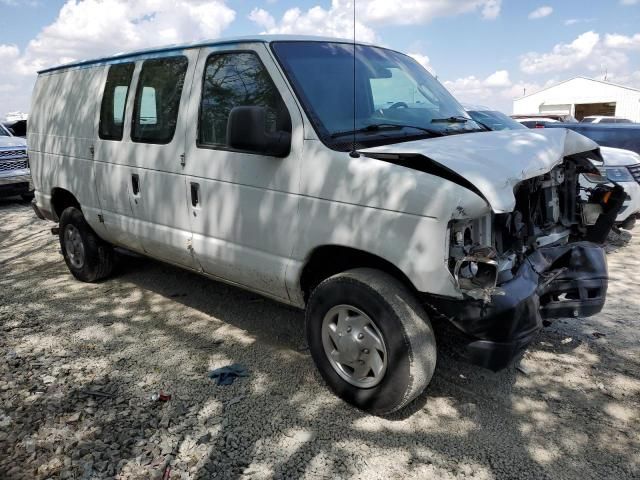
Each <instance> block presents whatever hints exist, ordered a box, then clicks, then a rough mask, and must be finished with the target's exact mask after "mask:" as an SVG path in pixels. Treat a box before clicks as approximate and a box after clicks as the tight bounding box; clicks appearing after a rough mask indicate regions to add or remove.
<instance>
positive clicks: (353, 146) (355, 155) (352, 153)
mask: <svg viewBox="0 0 640 480" xmlns="http://www.w3.org/2000/svg"><path fill="white" fill-rule="evenodd" d="M349 156H350V157H351V158H359V157H360V154H359V153H358V152H356V0H353V137H352V142H351V151H350V152H349Z"/></svg>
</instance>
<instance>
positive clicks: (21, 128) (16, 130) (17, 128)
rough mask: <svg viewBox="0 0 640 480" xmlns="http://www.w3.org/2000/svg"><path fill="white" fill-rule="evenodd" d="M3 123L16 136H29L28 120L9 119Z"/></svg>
mask: <svg viewBox="0 0 640 480" xmlns="http://www.w3.org/2000/svg"><path fill="white" fill-rule="evenodd" d="M3 125H4V127H5V128H6V129H7V130H9V131H10V132H11V134H12V135H13V136H14V137H22V138H27V121H26V120H7V121H6V122H3Z"/></svg>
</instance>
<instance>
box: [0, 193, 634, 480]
mask: <svg viewBox="0 0 640 480" xmlns="http://www.w3.org/2000/svg"><path fill="white" fill-rule="evenodd" d="M52 226H53V224H51V223H47V222H43V221H40V220H38V219H37V218H36V217H35V216H34V215H33V213H32V211H31V209H30V208H29V206H28V205H26V204H24V203H18V202H13V201H10V200H0V332H1V334H0V356H1V357H0V358H1V359H2V361H1V362H0V477H2V478H9V479H16V478H29V479H31V478H113V477H116V478H141V479H142V478H144V479H146V478H162V476H163V474H164V473H165V472H168V473H169V475H170V478H172V479H175V478H214V477H216V478H256V479H261V478H363V479H364V478H385V479H392V478H445V479H449V478H476V479H485V478H580V479H590V478H612V479H624V478H640V433H639V432H640V429H639V427H640V409H639V408H638V407H639V404H640V355H639V353H638V352H639V347H638V343H639V340H640V333H639V332H640V329H639V328H638V319H639V318H640V315H639V313H640V298H639V297H638V287H639V284H640V273H638V272H639V269H640V250H639V248H638V247H639V246H640V240H638V237H639V236H638V235H636V237H635V238H634V239H632V240H631V244H630V245H628V246H626V247H624V248H618V249H613V251H612V252H610V254H609V268H610V274H611V283H610V287H609V288H610V289H609V298H608V302H607V306H606V308H605V310H604V311H603V312H602V313H601V314H599V315H597V316H595V317H592V318H589V319H584V320H583V319H572V320H560V321H557V322H555V323H554V324H553V325H552V326H550V327H549V328H547V329H545V330H544V332H543V333H542V334H541V335H540V337H539V340H538V341H537V343H535V344H534V345H532V346H531V347H530V348H529V350H528V352H527V353H526V355H525V357H524V359H523V360H522V363H521V365H522V370H523V371H520V370H516V369H515V368H514V367H512V368H509V369H507V370H504V371H502V372H499V373H497V374H494V373H492V372H489V371H487V370H483V369H481V368H478V367H474V366H471V365H468V364H466V363H464V362H463V361H461V360H460V359H459V358H458V357H457V356H456V355H455V353H453V349H450V348H448V346H447V344H446V342H441V343H444V348H443V350H444V352H443V354H441V356H440V358H439V364H438V367H437V370H436V373H435V376H434V378H433V381H432V383H431V385H430V386H429V388H428V389H427V391H426V392H425V394H424V395H422V396H421V397H420V398H419V399H417V400H416V401H415V402H414V403H413V404H412V405H410V407H409V408H408V409H407V410H405V411H403V412H401V414H399V415H396V416H393V417H391V418H384V419H383V418H378V417H373V416H370V415H367V414H365V413H363V412H361V411H358V410H356V409H354V408H352V407H350V406H349V405H347V404H345V403H343V402H341V401H340V400H338V399H337V398H335V397H334V396H333V395H331V394H330V393H329V392H328V390H327V389H326V388H325V387H324V386H323V384H322V381H321V379H320V377H319V375H318V374H317V373H316V371H315V368H314V366H313V362H312V361H311V358H310V356H309V355H308V353H307V352H306V351H305V350H304V340H303V315H302V313H301V312H299V311H296V310H293V309H290V308H287V307H284V306H282V305H279V304H276V303H274V302H271V301H269V300H265V299H263V298H258V297H256V296H255V295H253V294H251V293H247V292H244V291H242V290H238V289H235V288H232V287H229V286H225V285H223V284H220V283H215V282H212V281H210V280H207V279H205V278H203V277H199V276H197V275H195V274H191V273H188V272H185V271H182V270H180V269H177V268H174V267H171V266H168V265H165V264H162V263H158V262H155V261H152V260H148V259H143V258H136V257H125V258H124V259H123V260H122V261H121V262H120V265H119V268H118V272H117V273H116V274H115V275H114V276H113V277H112V278H111V279H109V280H107V281H105V282H103V283H100V284H95V285H89V284H82V283H79V282H77V281H74V280H73V279H72V277H71V275H70V274H69V272H68V271H67V268H66V266H65V265H64V262H63V260H62V257H61V256H60V254H59V247H58V244H57V239H56V238H55V237H53V236H52V235H51V233H50V228H51V227H52ZM230 363H241V364H243V365H245V366H246V367H247V368H248V369H249V370H250V372H251V373H250V376H249V377H247V378H242V379H239V380H238V381H236V382H235V383H234V384H233V385H232V386H226V387H220V386H216V385H215V384H214V383H213V382H212V381H211V380H210V379H209V378H208V377H207V373H208V372H209V371H210V370H211V369H212V368H216V367H220V366H223V365H227V364H230ZM160 390H162V391H164V392H166V393H169V394H171V395H172V398H171V400H169V401H167V402H154V401H152V400H151V398H150V397H151V396H152V394H154V393H157V392H159V391H160Z"/></svg>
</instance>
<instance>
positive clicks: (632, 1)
mask: <svg viewBox="0 0 640 480" xmlns="http://www.w3.org/2000/svg"><path fill="white" fill-rule="evenodd" d="M638 3H640V0H620V4H621V5H636V4H638Z"/></svg>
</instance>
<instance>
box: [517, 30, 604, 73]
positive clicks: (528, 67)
mask: <svg viewBox="0 0 640 480" xmlns="http://www.w3.org/2000/svg"><path fill="white" fill-rule="evenodd" d="M599 42H600V35H598V34H597V33H595V32H593V31H589V32H585V33H583V34H582V35H580V36H578V38H576V39H575V40H574V41H573V42H571V43H569V44H565V43H560V44H558V45H556V46H554V47H553V49H552V50H551V52H549V53H537V52H529V53H526V54H525V55H523V56H522V57H521V60H520V69H521V70H522V71H523V72H525V73H529V74H534V73H548V72H556V71H561V70H568V69H570V68H571V67H573V66H575V65H576V64H578V63H580V62H582V61H583V60H585V59H586V58H588V57H589V56H590V55H591V54H592V53H593V51H594V49H595V48H596V46H597V45H598V43H599Z"/></svg>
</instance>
